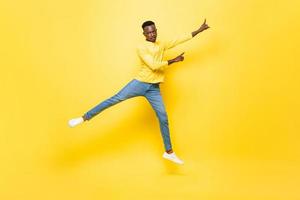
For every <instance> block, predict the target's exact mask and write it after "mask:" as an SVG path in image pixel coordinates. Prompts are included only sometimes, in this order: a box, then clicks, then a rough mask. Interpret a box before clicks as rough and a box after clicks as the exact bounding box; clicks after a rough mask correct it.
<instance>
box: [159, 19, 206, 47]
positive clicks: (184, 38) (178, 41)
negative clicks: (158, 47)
mask: <svg viewBox="0 0 300 200" xmlns="http://www.w3.org/2000/svg"><path fill="white" fill-rule="evenodd" d="M208 28H209V26H208V25H207V24H206V19H205V20H204V23H203V24H202V25H201V26H200V28H199V29H197V30H196V31H193V32H192V33H188V34H184V35H180V36H179V37H177V38H174V39H173V40H169V41H167V42H165V43H164V49H165V50H167V49H171V48H173V47H175V46H177V45H179V44H181V43H184V42H186V41H188V40H190V39H192V38H193V37H195V36H196V35H197V34H199V33H200V32H202V31H204V30H206V29H208Z"/></svg>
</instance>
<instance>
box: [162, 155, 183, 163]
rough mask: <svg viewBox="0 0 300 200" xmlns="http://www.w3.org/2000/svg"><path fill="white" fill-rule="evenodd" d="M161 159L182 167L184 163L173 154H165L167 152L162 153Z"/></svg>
mask: <svg viewBox="0 0 300 200" xmlns="http://www.w3.org/2000/svg"><path fill="white" fill-rule="evenodd" d="M163 158H165V159H167V160H170V161H172V162H174V163H176V164H180V165H182V164H183V163H184V162H183V161H182V160H180V159H179V158H178V157H177V156H176V154H175V153H174V152H173V153H167V152H164V154H163Z"/></svg>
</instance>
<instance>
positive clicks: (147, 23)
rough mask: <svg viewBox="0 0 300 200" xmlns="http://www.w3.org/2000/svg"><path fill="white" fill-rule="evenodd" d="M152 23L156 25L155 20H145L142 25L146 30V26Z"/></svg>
mask: <svg viewBox="0 0 300 200" xmlns="http://www.w3.org/2000/svg"><path fill="white" fill-rule="evenodd" d="M151 25H155V23H154V22H153V21H145V22H144V23H143V25H142V28H143V30H144V28H145V27H146V26H151Z"/></svg>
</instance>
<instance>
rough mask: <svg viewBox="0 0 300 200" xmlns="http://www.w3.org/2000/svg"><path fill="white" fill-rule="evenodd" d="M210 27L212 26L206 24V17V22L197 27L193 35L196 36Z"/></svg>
mask: <svg viewBox="0 0 300 200" xmlns="http://www.w3.org/2000/svg"><path fill="white" fill-rule="evenodd" d="M208 28H210V27H209V26H208V25H207V24H206V19H205V20H204V22H203V24H202V25H201V26H200V28H199V29H197V30H196V31H193V32H192V36H193V37H195V36H196V35H198V34H199V33H201V32H202V31H205V30H206V29H208Z"/></svg>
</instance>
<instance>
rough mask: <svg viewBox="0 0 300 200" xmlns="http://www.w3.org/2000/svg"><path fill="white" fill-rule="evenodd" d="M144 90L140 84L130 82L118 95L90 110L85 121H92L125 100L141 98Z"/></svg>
mask: <svg viewBox="0 0 300 200" xmlns="http://www.w3.org/2000/svg"><path fill="white" fill-rule="evenodd" d="M141 92H143V91H142V88H141V87H140V86H139V83H138V82H137V81H136V80H132V81H130V82H129V83H128V84H127V85H126V86H125V87H123V88H122V89H121V90H120V91H119V92H118V93H117V94H115V95H114V96H112V97H110V98H108V99H106V100H105V101H102V102H101V103H99V104H98V105H97V106H95V107H94V108H92V109H91V110H89V111H88V112H86V113H85V114H84V115H83V119H84V120H90V119H91V118H93V117H94V116H96V115H97V114H99V113H100V112H102V111H103V110H105V109H107V108H109V107H111V106H113V105H115V104H117V103H120V102H122V101H124V100H127V99H130V98H132V97H136V96H140V95H141Z"/></svg>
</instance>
